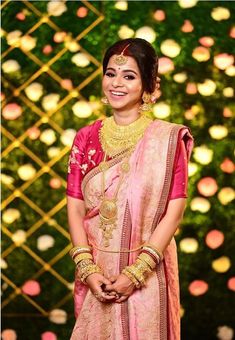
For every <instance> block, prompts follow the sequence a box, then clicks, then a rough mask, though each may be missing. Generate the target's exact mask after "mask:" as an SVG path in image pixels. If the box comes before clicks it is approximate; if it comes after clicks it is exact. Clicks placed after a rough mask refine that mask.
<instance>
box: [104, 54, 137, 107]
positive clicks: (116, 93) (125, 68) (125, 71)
mask: <svg viewBox="0 0 235 340" xmlns="http://www.w3.org/2000/svg"><path fill="white" fill-rule="evenodd" d="M116 57H117V55H113V56H112V57H111V58H110V59H109V62H108V65H107V69H106V72H105V74H104V76H103V81H102V88H103V92H104V94H105V96H106V97H107V98H108V101H109V103H110V105H111V106H112V108H113V110H114V112H123V113H126V114H127V113H128V112H130V111H135V110H136V112H137V111H138V109H139V107H140V105H141V102H142V92H143V86H142V80H141V75H140V71H139V68H138V65H137V63H136V61H135V59H134V58H132V57H129V56H128V60H127V62H126V63H125V64H124V65H117V64H116V63H115V58H116Z"/></svg>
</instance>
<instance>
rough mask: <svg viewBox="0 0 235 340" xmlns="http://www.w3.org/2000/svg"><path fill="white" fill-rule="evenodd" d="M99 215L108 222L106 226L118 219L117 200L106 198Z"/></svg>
mask: <svg viewBox="0 0 235 340" xmlns="http://www.w3.org/2000/svg"><path fill="white" fill-rule="evenodd" d="M99 214H100V217H101V219H102V221H106V223H105V224H109V221H110V220H113V219H115V218H116V217H117V204H116V200H115V199H109V198H105V199H104V200H103V201H102V203H101V205H100V210H99Z"/></svg>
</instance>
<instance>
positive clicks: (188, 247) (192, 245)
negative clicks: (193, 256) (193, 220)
mask: <svg viewBox="0 0 235 340" xmlns="http://www.w3.org/2000/svg"><path fill="white" fill-rule="evenodd" d="M179 245H180V250H181V251H183V252H184V253H188V254H189V253H195V252H196V251H197V249H198V241H197V240H196V239H195V238H191V237H186V238H183V239H182V240H181V241H180V244H179Z"/></svg>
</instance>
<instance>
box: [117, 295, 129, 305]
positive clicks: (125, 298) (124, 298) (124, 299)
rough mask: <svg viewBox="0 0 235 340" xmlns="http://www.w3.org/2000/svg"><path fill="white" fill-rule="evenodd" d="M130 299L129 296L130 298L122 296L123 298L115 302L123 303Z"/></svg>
mask: <svg viewBox="0 0 235 340" xmlns="http://www.w3.org/2000/svg"><path fill="white" fill-rule="evenodd" d="M128 298H129V295H128V296H126V295H122V296H121V297H120V298H119V299H117V300H116V301H115V302H117V303H121V302H124V301H126V300H127V299H128Z"/></svg>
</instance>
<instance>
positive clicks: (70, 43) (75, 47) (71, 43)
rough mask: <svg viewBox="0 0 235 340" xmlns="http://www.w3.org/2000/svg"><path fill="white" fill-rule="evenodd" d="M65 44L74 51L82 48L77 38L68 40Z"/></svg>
mask: <svg viewBox="0 0 235 340" xmlns="http://www.w3.org/2000/svg"><path fill="white" fill-rule="evenodd" d="M64 45H65V47H66V48H67V49H68V50H69V51H70V52H72V53H74V52H77V51H79V50H80V46H79V44H78V43H77V42H76V41H75V40H72V41H66V42H65V44H64Z"/></svg>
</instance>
